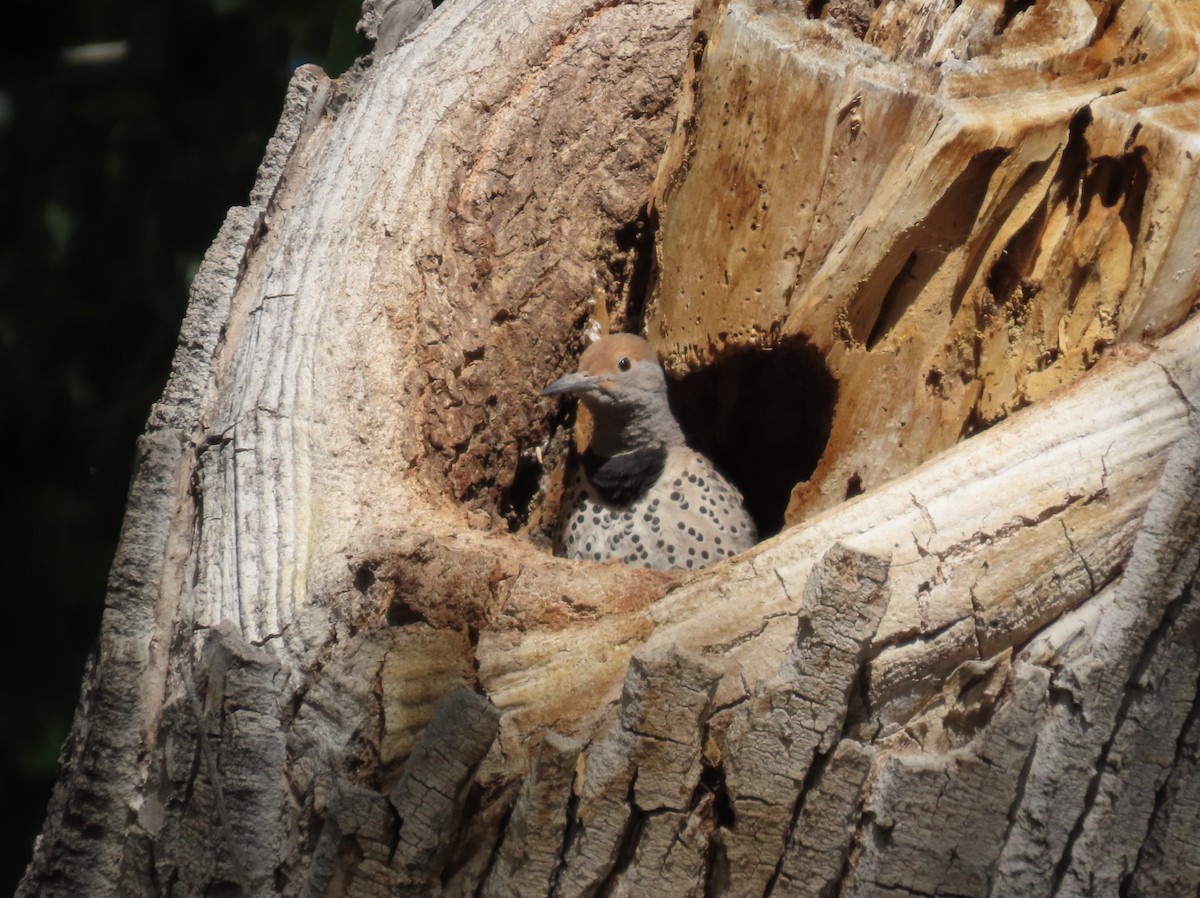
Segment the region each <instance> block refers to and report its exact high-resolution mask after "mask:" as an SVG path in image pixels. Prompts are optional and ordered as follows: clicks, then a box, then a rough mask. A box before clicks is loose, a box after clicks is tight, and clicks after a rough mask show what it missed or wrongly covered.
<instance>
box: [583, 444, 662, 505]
mask: <svg viewBox="0 0 1200 898" xmlns="http://www.w3.org/2000/svg"><path fill="white" fill-rule="evenodd" d="M582 461H583V470H584V473H585V474H587V477H588V480H590V481H591V482H592V486H594V487H595V488H596V492H598V493H599V494H600V498H602V499H603V500H604V501H605V502H609V503H611V504H613V505H629V504H630V503H631V502H634V501H636V500H637V499H639V498H640V497H641V496H643V495H645V493H646V490H648V489H650V487H651V486H653V485H654V482H655V481H656V480H658V478H659V477H660V476H661V475H662V472H663V468H664V467H666V464H667V450H666V449H664V448H663V447H662V446H656V447H653V448H647V449H633V450H631V451H629V452H622V453H620V454H619V455H614V456H612V457H611V458H608V457H605V456H603V455H598V454H596V453H595V452H593V451H592V450H591V449H590V448H589V449H587V450H586V451H585V452H584V453H583V457H582Z"/></svg>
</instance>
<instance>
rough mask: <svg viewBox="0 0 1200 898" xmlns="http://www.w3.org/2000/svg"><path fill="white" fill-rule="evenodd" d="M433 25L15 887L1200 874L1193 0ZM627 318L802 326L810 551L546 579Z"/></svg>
mask: <svg viewBox="0 0 1200 898" xmlns="http://www.w3.org/2000/svg"><path fill="white" fill-rule="evenodd" d="M395 9H399V7H396V8H395ZM400 12H403V10H400ZM398 15H399V12H395V10H393V18H395V17H396V16H398ZM397 21H398V19H397ZM405 21H407V20H405ZM395 24H396V23H395V22H393V23H392V25H391V26H389V25H388V13H387V12H386V10H385V9H384V8H383V7H378V6H371V7H369V8H368V9H367V10H366V12H365V15H364V22H363V29H364V31H365V32H366V33H367V34H368V35H373V36H374V37H376V38H377V39H378V41H379V43H378V44H377V48H376V54H375V56H374V58H372V59H371V60H370V61H369V64H368V62H367V61H364V62H363V63H362V64H361V65H360V66H359V67H357V68H356V69H355V70H354V71H353V72H351V73H350V74H349V75H348V76H346V77H345V78H344V79H342V80H340V81H337V82H331V81H330V80H328V79H327V78H325V76H324V75H323V74H322V73H320V72H319V71H317V70H314V69H309V68H305V69H301V70H299V71H298V72H297V74H296V77H295V79H294V81H293V85H292V88H291V90H290V92H289V95H288V98H287V100H286V102H285V108H284V116H283V119H282V121H281V124H280V127H279V130H278V132H277V134H276V136H275V138H274V139H273V140H272V142H271V144H270V145H269V147H268V151H267V156H266V159H265V160H264V163H263V166H262V168H261V170H260V176H259V180H258V182H257V184H256V185H255V188H254V190H253V192H252V195H251V200H250V205H248V206H247V207H245V208H243V209H235V210H232V211H231V213H230V215H229V217H228V219H227V221H226V223H225V225H224V226H223V228H222V230H221V232H220V234H219V235H218V238H217V241H216V242H215V243H214V246H213V248H212V249H211V250H210V252H209V254H208V256H207V257H206V260H205V263H204V265H203V266H202V268H201V271H200V273H199V275H198V276H197V280H196V282H195V285H194V287H193V293H192V300H191V304H190V307H189V312H188V317H187V319H186V320H185V322H184V324H183V327H182V330H181V337H180V345H179V349H178V352H177V356H176V362H175V368H174V371H173V373H172V376H171V380H170V381H169V383H168V385H167V388H166V390H165V391H164V396H163V399H162V401H161V402H160V403H159V404H158V405H157V406H156V407H155V409H154V411H153V413H152V415H151V418H150V421H149V424H148V428H147V433H146V436H145V437H144V438H143V440H142V442H141V443H140V444H139V467H138V472H137V475H136V479H135V483H134V486H133V488H132V490H131V494H130V503H129V508H128V512H127V518H126V524H125V530H124V533H123V536H122V542H121V547H120V550H119V553H118V557H117V559H116V562H115V563H114V567H113V573H112V577H111V581H110V594H109V599H108V607H107V609H106V613H105V617H104V624H103V630H102V633H101V635H100V640H99V643H98V649H97V652H96V654H95V656H94V658H93V659H92V662H91V664H90V666H89V670H88V674H87V679H86V681H85V688H84V691H83V695H82V699H81V704H80V709H79V712H78V715H77V718H76V722H75V725H74V728H73V731H72V734H71V738H70V740H69V742H68V744H67V745H66V746H65V747H64V752H63V768H62V773H61V778H60V782H59V785H58V787H57V789H56V791H55V795H54V797H53V800H52V802H51V804H50V808H49V810H48V814H47V822H46V827H45V832H44V834H43V836H42V839H41V841H40V842H39V845H38V846H37V848H36V850H35V854H34V858H33V863H32V864H31V866H30V869H29V872H28V873H27V875H26V878H25V880H24V881H23V883H22V886H21V891H20V893H19V894H21V895H23V896H24V895H29V896H32V895H46V896H51V895H64V896H66V895H69V896H77V895H89V896H90V895H95V896H104V895H122V896H125V895H165V894H189V895H192V894H195V895H249V894H278V895H298V896H299V895H303V896H306V898H316V896H341V895H354V896H368V898H369V896H375V895H378V896H384V895H397V894H399V895H422V896H424V895H430V896H436V895H444V896H447V898H450V896H468V895H470V896H474V895H495V896H510V895H521V896H537V895H546V896H550V895H558V896H566V895H578V896H622V895H628V896H643V895H660V894H661V895H662V896H664V898H665V896H676V895H677V896H697V898H699V896H706V898H708V896H722V895H729V896H732V895H742V894H754V895H756V896H757V895H791V894H796V895H814V896H817V895H829V894H840V895H845V896H868V895H871V896H873V895H897V894H903V895H935V894H941V895H956V896H966V895H972V896H974V895H979V896H985V895H987V896H1002V895H1012V896H1022V898H1029V896H1042V895H1045V896H1069V895H1085V894H1118V893H1127V894H1130V895H1147V896H1150V895H1156V896H1157V895H1162V894H1177V893H1190V892H1194V891H1195V889H1196V887H1197V882H1200V845H1197V842H1196V839H1195V825H1194V824H1195V819H1196V809H1197V806H1198V801H1200V786H1198V783H1200V778H1198V777H1197V754H1198V751H1197V745H1198V743H1200V737H1198V735H1197V734H1198V725H1197V711H1196V709H1197V707H1198V702H1197V687H1198V683H1197V670H1198V664H1197V661H1198V659H1197V657H1196V646H1197V644H1198V635H1200V631H1198V626H1200V624H1198V615H1200V610H1198V609H1200V603H1198V601H1197V598H1198V597H1197V589H1198V587H1197V570H1198V569H1200V506H1198V504H1197V501H1196V496H1197V494H1198V487H1200V432H1198V431H1200V427H1198V420H1197V416H1196V409H1197V407H1198V403H1200V363H1198V362H1197V361H1196V359H1197V353H1196V347H1197V346H1198V345H1200V321H1197V319H1196V318H1195V317H1194V314H1193V313H1194V310H1195V307H1196V301H1197V295H1198V293H1200V258H1198V256H1197V250H1196V243H1195V240H1194V239H1192V238H1194V235H1195V232H1196V227H1197V215H1198V214H1200V213H1198V211H1197V210H1198V209H1200V205H1198V204H1197V202H1196V197H1197V194H1196V186H1195V185H1196V180H1195V177H1194V176H1195V173H1196V171H1195V165H1196V162H1195V150H1197V149H1200V147H1197V146H1196V134H1197V130H1198V126H1197V123H1196V122H1197V119H1196V116H1195V115H1194V111H1195V104H1196V99H1195V89H1196V84H1195V74H1194V72H1195V57H1196V48H1197V46H1200V43H1198V40H1200V38H1198V35H1200V13H1198V12H1197V8H1196V6H1195V4H1190V3H1182V4H1172V3H1168V2H1166V0H1138V2H1134V0H1126V2H1124V3H1115V2H1113V3H1109V2H1107V0H1097V2H1088V3H1084V2H1074V0H1039V2H1036V3H1030V4H1011V3H1000V2H998V0H997V2H990V0H977V2H963V3H959V4H954V3H920V4H918V3H910V2H904V0H888V2H881V3H875V2H873V0H870V2H857V0H844V2H836V3H835V2H830V3H771V4H767V3H755V2H749V0H730V2H716V0H714V2H711V3H709V2H706V3H704V4H701V6H700V8H698V9H697V10H695V11H693V9H692V7H691V4H690V3H682V2H678V0H644V2H616V3H599V4H584V3H580V2H578V0H536V2H532V3H525V4H521V5H520V6H519V7H511V6H504V5H502V4H495V3H487V2H483V0H450V2H448V3H446V4H443V5H442V6H441V7H440V8H439V9H438V10H437V11H436V13H434V14H433V15H432V16H431V17H430V18H428V19H427V20H426V21H425V22H424V23H423V24H422V25H420V27H418V28H417V30H416V31H414V32H412V33H407V34H404V35H401V34H400V32H399V31H397V32H396V33H395V34H391V33H390V32H389V35H390V36H389V35H385V34H384V32H385V31H387V30H388V28H390V27H393V26H395ZM405 28H407V25H405V26H404V28H401V29H400V31H404V29H405ZM589 315H594V317H595V318H596V319H601V320H611V321H613V322H614V323H616V324H618V325H620V324H625V325H628V326H634V325H636V324H637V323H638V322H639V321H641V322H644V323H646V324H647V325H648V328H649V335H650V336H651V338H652V339H653V340H655V341H656V343H657V344H658V345H659V346H661V347H662V348H663V349H664V351H665V352H666V354H667V356H668V361H669V362H670V363H671V364H672V365H674V366H675V367H676V369H677V370H681V369H682V368H685V367H688V366H691V365H694V364H696V363H698V362H699V361H701V360H706V361H713V360H715V361H716V363H717V364H718V365H719V364H720V363H721V362H722V361H723V360H726V359H727V357H728V355H729V354H730V353H731V352H733V351H734V350H735V349H737V348H739V347H742V348H745V347H747V346H749V345H751V344H753V345H754V346H757V347H759V348H761V347H762V346H764V345H768V346H769V345H778V346H785V345H790V344H787V341H788V340H789V339H792V338H796V337H797V336H803V337H804V338H805V342H804V345H805V347H806V350H805V352H806V353H807V355H806V356H805V359H807V361H806V362H805V365H807V366H809V367H807V368H805V367H804V366H800V367H798V368H789V367H788V366H786V365H783V366H779V367H778V368H776V369H773V370H775V371H776V372H788V371H796V370H807V371H810V372H814V373H815V372H816V369H815V368H814V367H812V366H813V365H814V364H815V365H819V366H821V367H824V368H825V369H826V374H827V377H826V378H825V379H824V380H821V379H820V378H814V382H815V381H818V380H819V381H820V383H821V384H822V385H823V386H822V387H821V388H822V389H828V390H829V394H828V395H827V396H826V397H825V399H827V400H828V404H829V406H830V407H831V408H832V409H833V418H832V422H831V426H830V439H829V442H828V444H827V445H826V446H825V448H824V450H823V454H821V461H820V464H819V465H818V467H817V470H816V471H815V472H814V473H813V476H812V478H811V480H809V481H807V482H806V483H801V484H799V485H798V486H797V487H796V489H795V491H794V492H793V493H792V506H791V508H792V511H791V512H790V520H791V523H792V526H790V527H788V528H787V529H785V530H784V531H783V532H781V533H779V534H778V535H776V536H773V537H772V538H770V539H768V540H767V541H765V542H764V543H763V544H762V545H760V546H758V547H757V548H755V549H754V550H752V551H750V552H747V553H745V554H743V555H742V556H740V557H737V558H735V559H732V560H730V561H728V562H725V563H722V564H720V565H717V566H715V567H714V568H711V569H709V570H706V571H704V572H701V573H699V574H696V575H694V576H684V575H677V574H666V573H661V572H652V571H640V570H633V569H625V568H621V567H619V566H608V565H593V564H588V563H574V562H567V561H564V560H562V559H556V558H553V557H551V556H550V555H549V553H548V549H547V546H546V543H545V539H544V536H545V534H544V529H543V527H542V523H541V522H542V520H543V519H544V518H545V516H546V515H547V514H549V513H552V512H553V508H554V503H555V501H556V496H557V493H556V489H557V488H556V485H555V474H554V473H553V472H554V469H555V465H556V463H557V461H558V460H559V459H560V458H561V456H562V454H563V452H564V451H565V448H566V446H567V444H568V442H569V436H568V430H569V428H568V427H567V424H568V423H569V420H568V418H567V417H566V416H564V415H563V414H562V413H561V412H560V410H559V409H557V408H556V407H554V406H553V404H551V403H542V402H539V400H538V399H537V392H538V390H539V389H540V387H541V386H542V385H544V384H545V383H546V382H548V381H549V380H551V379H552V378H553V377H554V376H555V375H556V374H557V373H559V372H560V371H561V370H562V369H563V368H564V367H566V366H567V364H568V359H569V358H570V357H572V356H573V354H574V352H575V351H576V349H577V348H578V341H579V339H580V331H581V330H582V328H583V326H584V324H585V321H586V320H587V318H588V316H589ZM814 359H815V360H816V361H815V362H814V361H813V360H814ZM781 376H782V375H781ZM726 386H728V385H726ZM760 386H761V384H760ZM767 386H768V387H772V388H773V389H778V391H779V392H778V397H776V398H774V399H772V400H771V402H764V403H763V404H762V406H761V407H762V408H786V406H787V405H788V403H789V402H791V401H792V400H791V399H790V398H789V397H795V396H800V395H802V391H803V390H806V389H814V387H813V385H812V384H809V383H807V382H804V383H800V382H797V383H791V382H789V383H784V384H779V385H777V387H776V385H769V384H768V385H767ZM718 387H720V384H718ZM715 395H717V396H718V397H720V396H722V395H725V393H724V392H722V390H721V389H717V390H715ZM779 397H782V398H779ZM685 398H686V397H685ZM693 398H694V397H693ZM721 401H725V400H720V399H719V402H721ZM795 401H796V402H802V401H807V400H804V399H799V398H798V399H796V400H795ZM717 411H718V415H717V417H718V419H719V418H720V409H718V410H717ZM855 478H857V482H858V484H859V486H860V487H862V488H864V489H865V491H863V492H862V493H861V494H858V495H856V496H854V497H853V498H850V499H847V498H846V497H847V493H848V492H855V491H853V490H849V489H848V481H850V480H851V479H855Z"/></svg>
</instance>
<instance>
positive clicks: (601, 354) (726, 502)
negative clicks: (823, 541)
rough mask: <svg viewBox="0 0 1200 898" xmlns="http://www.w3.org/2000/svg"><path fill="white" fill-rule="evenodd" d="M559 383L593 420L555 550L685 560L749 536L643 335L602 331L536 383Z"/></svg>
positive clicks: (694, 562) (697, 559)
mask: <svg viewBox="0 0 1200 898" xmlns="http://www.w3.org/2000/svg"><path fill="white" fill-rule="evenodd" d="M561 393H573V394H575V395H576V396H578V397H579V399H580V400H581V401H582V402H583V403H584V405H586V406H587V408H588V411H589V412H591V415H592V419H593V421H594V427H593V431H592V438H591V442H590V444H589V446H588V448H587V450H586V451H585V452H584V453H583V454H582V457H581V458H580V459H579V462H580V464H579V466H578V470H577V473H576V476H575V479H574V481H573V482H572V484H571V485H570V486H569V487H568V489H567V491H566V494H565V495H564V497H563V513H562V515H561V516H560V524H559V534H558V538H557V544H556V549H557V551H558V554H560V555H565V556H566V557H567V558H584V559H590V560H593V561H606V560H609V559H616V560H618V561H621V562H623V563H624V564H628V565H633V566H635V567H648V568H660V569H670V568H679V569H684V570H687V569H699V568H703V567H707V566H708V565H710V564H713V563H714V562H717V561H720V560H721V559H722V558H725V557H727V556H729V555H736V554H737V553H738V552H741V551H743V550H745V549H748V548H750V547H751V546H752V545H754V543H755V540H756V535H755V529H754V522H753V521H752V520H751V519H750V515H749V514H747V512H746V508H745V506H744V505H743V504H742V496H741V493H739V492H738V490H737V487H735V486H733V484H731V483H730V482H729V481H728V480H726V479H725V477H724V476H722V475H721V474H720V472H718V471H717V469H716V468H715V467H713V465H712V462H710V461H709V460H708V459H707V458H705V457H704V456H703V455H701V454H700V453H698V452H695V451H694V450H692V449H689V448H688V446H687V444H686V443H685V441H684V437H683V431H682V430H681V429H680V427H679V422H678V421H676V420H675V416H674V415H673V414H672V413H671V408H670V406H669V405H668V404H667V379H666V376H665V375H664V374H663V369H662V366H661V365H660V364H659V363H658V357H657V356H656V355H655V353H654V350H653V349H651V348H650V344H649V343H647V342H646V341H645V340H643V339H642V338H641V337H637V336H634V335H633V334H613V335H610V336H607V337H604V338H602V339H600V340H598V341H597V342H595V343H593V344H592V345H591V346H589V347H588V348H587V349H586V350H584V353H583V355H582V356H581V357H580V359H579V370H578V371H576V372H575V373H574V374H568V375H566V376H564V377H560V378H559V379H558V380H556V381H554V382H553V383H552V384H550V385H549V386H547V387H546V388H545V389H544V390H543V391H542V395H543V396H556V395H559V394H561Z"/></svg>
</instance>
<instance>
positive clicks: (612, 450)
mask: <svg viewBox="0 0 1200 898" xmlns="http://www.w3.org/2000/svg"><path fill="white" fill-rule="evenodd" d="M590 410H591V412H592V417H593V419H594V420H595V427H594V428H593V429H592V439H591V444H590V445H591V449H592V451H593V452H595V453H597V454H598V455H603V456H605V457H608V458H611V457H612V456H614V455H619V454H620V453H622V452H632V451H635V450H639V449H659V448H662V449H669V448H670V447H672V446H682V445H684V442H685V441H684V437H683V431H682V430H681V429H680V427H679V422H678V421H676V420H675V416H674V415H673V414H671V409H670V407H669V406H668V405H667V403H666V400H665V399H664V400H663V402H662V403H661V404H653V405H645V406H638V407H636V408H628V407H626V408H592V409H590Z"/></svg>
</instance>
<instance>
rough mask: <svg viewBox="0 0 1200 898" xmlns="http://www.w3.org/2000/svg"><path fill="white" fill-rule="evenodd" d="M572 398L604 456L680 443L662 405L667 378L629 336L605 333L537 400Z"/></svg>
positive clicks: (642, 342)
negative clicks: (591, 421)
mask: <svg viewBox="0 0 1200 898" xmlns="http://www.w3.org/2000/svg"><path fill="white" fill-rule="evenodd" d="M562 393H571V394H574V395H576V396H578V397H579V398H580V399H581V400H582V401H583V403H584V404H585V405H586V406H587V407H588V411H590V412H591V413H592V416H593V417H594V418H595V420H596V437H595V439H594V442H595V441H598V442H599V443H600V445H599V446H597V450H598V451H602V452H603V453H604V454H614V453H615V452H621V451H626V450H628V449H635V448H640V447H642V446H645V445H660V446H664V445H665V446H670V445H676V444H681V443H682V442H683V435H682V433H681V432H680V430H679V425H678V423H676V421H675V417H674V416H673V415H672V414H671V410H670V406H669V405H668V404H667V379H666V376H665V375H664V374H663V369H662V365H660V364H659V363H658V356H657V355H656V354H655V352H654V350H653V349H652V348H651V347H650V344H649V343H647V342H646V341H645V340H643V339H642V338H641V337H638V336H636V335H634V334H610V335H609V336H607V337H602V338H601V339H599V340H597V341H596V342H595V343H593V344H592V345H591V346H589V347H588V348H587V349H585V350H584V352H583V355H581V356H580V357H579V368H578V370H577V371H575V372H574V373H573V374H567V375H564V376H563V377H560V378H559V379H558V380H556V381H554V382H553V383H551V384H549V385H547V387H546V388H545V389H544V390H542V395H543V396H557V395H560V394H562Z"/></svg>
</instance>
